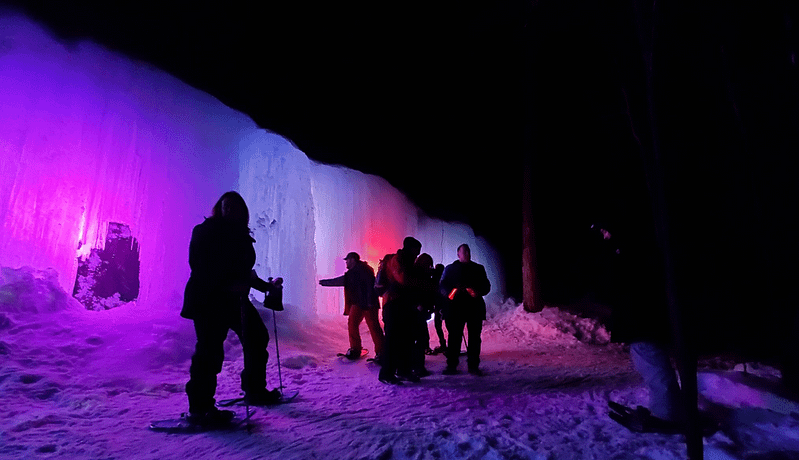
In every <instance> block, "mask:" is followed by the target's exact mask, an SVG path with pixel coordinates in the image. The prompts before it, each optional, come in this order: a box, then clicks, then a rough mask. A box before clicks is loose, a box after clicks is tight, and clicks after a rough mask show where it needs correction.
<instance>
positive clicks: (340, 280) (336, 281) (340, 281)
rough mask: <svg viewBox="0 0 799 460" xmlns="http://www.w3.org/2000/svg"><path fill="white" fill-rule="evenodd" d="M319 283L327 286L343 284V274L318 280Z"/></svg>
mask: <svg viewBox="0 0 799 460" xmlns="http://www.w3.org/2000/svg"><path fill="white" fill-rule="evenodd" d="M319 284H320V285H322V286H328V287H335V286H344V275H341V276H337V277H335V278H328V279H325V280H319Z"/></svg>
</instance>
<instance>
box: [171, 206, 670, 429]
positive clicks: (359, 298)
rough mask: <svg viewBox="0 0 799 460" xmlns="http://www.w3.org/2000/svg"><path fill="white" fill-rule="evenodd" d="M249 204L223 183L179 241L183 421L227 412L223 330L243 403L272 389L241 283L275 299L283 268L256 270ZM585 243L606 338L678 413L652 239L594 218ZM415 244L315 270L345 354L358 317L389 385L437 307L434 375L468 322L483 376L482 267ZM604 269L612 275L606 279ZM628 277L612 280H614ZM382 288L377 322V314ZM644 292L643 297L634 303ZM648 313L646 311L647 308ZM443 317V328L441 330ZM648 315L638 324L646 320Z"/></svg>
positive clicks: (420, 364) (663, 414)
mask: <svg viewBox="0 0 799 460" xmlns="http://www.w3.org/2000/svg"><path fill="white" fill-rule="evenodd" d="M248 225H249V211H248V208H247V204H246V203H245V201H244V199H243V198H242V197H241V195H239V194H238V193H236V192H227V193H225V194H224V195H222V197H221V198H220V199H219V200H218V201H217V203H216V204H215V205H214V207H213V209H212V212H211V217H210V218H208V219H206V220H205V221H204V222H203V223H201V224H199V225H197V226H196V227H194V230H193V231H192V236H191V243H190V245H189V265H190V267H191V276H190V278H189V280H188V283H187V284H186V289H185V293H184V302H183V308H182V310H181V316H183V317H184V318H188V319H191V320H193V322H194V330H195V332H196V335H197V343H196V346H195V352H194V355H193V356H192V359H191V367H190V371H189V372H190V379H189V381H188V383H187V384H186V394H187V396H188V400H189V421H190V422H191V423H197V424H202V425H216V424H224V423H228V422H229V421H230V420H231V419H232V417H233V412H232V411H227V410H220V409H217V408H216V407H215V400H214V394H215V392H216V384H217V375H218V374H219V372H221V370H222V362H223V360H224V341H225V338H226V337H227V334H228V331H229V330H233V331H234V332H235V333H236V334H237V335H238V336H239V339H240V341H241V344H242V348H243V351H244V370H243V371H242V373H241V388H242V390H243V391H244V394H245V400H246V401H247V402H248V403H249V404H253V405H264V404H270V403H273V402H276V401H278V400H279V399H280V397H281V394H280V391H279V389H276V390H271V391H270V390H267V388H266V363H267V360H268V358H269V354H268V352H267V350H266V346H267V343H268V341H269V332H268V331H267V329H266V326H265V325H264V322H263V320H262V319H261V316H260V315H259V313H258V311H257V310H256V309H255V307H254V306H253V304H252V303H251V302H250V300H249V292H250V289H256V290H259V291H261V292H264V293H265V294H266V297H265V301H264V306H265V307H267V308H270V309H273V310H282V309H283V304H282V289H283V287H282V279H280V278H277V279H275V280H272V278H269V279H268V280H266V281H265V280H263V279H261V278H260V277H259V276H258V275H257V273H256V272H255V270H253V267H254V265H255V249H254V247H253V243H255V240H254V239H253V238H252V236H250V231H249V226H248ZM594 229H595V230H598V231H597V233H596V235H597V236H596V237H595V238H594V239H595V241H596V242H595V243H594V244H593V245H592V247H593V248H594V252H596V254H595V257H593V258H592V259H593V260H595V261H596V263H597V265H596V267H595V268H596V270H595V271H596V272H601V273H605V274H607V275H608V276H606V277H605V278H603V279H602V281H601V282H600V283H599V284H600V288H598V289H597V292H601V291H603V290H605V291H606V292H608V293H610V295H608V296H607V300H609V303H611V304H612V305H613V307H614V308H613V310H614V315H613V316H614V321H613V322H614V324H613V325H612V327H613V339H614V341H617V342H625V343H630V344H631V346H630V351H631V355H632V361H633V364H634V366H635V367H636V369H637V370H638V371H639V373H640V374H641V375H642V377H643V378H644V381H645V382H646V384H647V386H648V387H649V390H650V407H651V411H652V414H653V415H654V416H655V417H656V419H657V420H661V421H663V422H664V423H680V422H681V421H682V420H684V417H685V414H684V413H683V411H682V407H681V404H680V402H679V400H680V396H679V392H680V390H679V386H678V383H677V380H676V377H675V374H674V370H673V369H672V367H671V364H670V362H669V355H668V350H667V346H666V344H667V343H668V332H667V331H668V326H667V324H668V315H667V313H666V309H665V300H664V299H663V298H662V296H658V295H653V293H656V292H659V290H658V288H657V280H658V276H656V275H654V273H655V272H656V271H657V270H656V269H655V266H656V264H655V263H654V262H653V261H655V260H656V259H657V258H656V257H655V256H654V255H652V252H651V250H647V248H650V247H651V246H652V245H651V244H646V243H639V244H636V250H632V251H622V250H620V249H618V246H617V245H616V244H615V239H611V233H610V232H609V231H608V230H607V229H606V228H604V227H600V226H596V227H593V226H592V230H594ZM421 249H422V244H421V243H420V242H419V241H418V240H416V239H415V238H413V237H407V238H405V240H404V241H403V245H402V248H401V249H399V250H397V252H396V253H393V254H387V255H385V256H384V257H383V259H382V260H381V261H380V264H379V266H378V270H377V274H375V271H374V270H373V269H372V267H370V266H369V265H368V264H367V263H366V262H364V261H362V260H360V256H359V255H358V254H357V253H355V252H350V253H349V254H347V256H346V257H345V261H346V266H347V271H346V273H344V274H343V275H342V276H339V277H337V278H332V279H324V280H321V281H320V284H321V285H322V286H343V287H344V299H345V303H344V314H345V315H347V316H348V328H349V341H350V349H349V351H348V353H347V356H348V357H350V358H353V359H354V358H357V357H360V356H361V350H362V344H361V337H360V333H359V326H360V324H361V322H362V321H363V320H366V323H367V325H368V327H369V331H370V333H371V336H372V340H373V342H374V345H375V354H376V358H377V362H379V363H380V365H381V369H380V372H379V376H378V378H379V380H380V381H381V382H383V383H386V384H399V383H401V381H402V380H410V381H418V380H419V378H421V377H423V376H425V375H429V373H428V371H427V369H426V368H425V354H426V353H428V354H429V353H433V352H434V351H433V350H430V347H429V343H430V336H429V333H428V326H427V321H428V319H429V318H430V314H431V313H432V314H434V315H435V318H436V331H437V333H438V336H439V341H440V347H438V349H439V350H441V349H444V350H445V354H446V361H447V366H446V369H445V370H444V374H448V375H449V374H455V373H457V372H458V370H457V367H458V362H459V357H460V349H461V340H462V339H463V331H464V328H465V329H466V330H467V331H468V343H467V359H466V361H467V365H468V370H469V372H470V373H472V374H476V375H482V371H481V370H480V367H479V366H480V349H481V337H480V336H481V332H482V323H483V321H484V320H485V318H486V305H485V301H484V300H483V296H485V295H486V294H488V292H489V290H490V289H491V285H490V283H489V281H488V277H487V276H486V272H485V268H484V267H483V266H482V265H480V264H478V263H475V262H473V261H472V260H471V251H470V249H469V246H468V245H466V244H462V245H460V246H459V247H458V250H457V254H458V259H457V260H455V261H454V262H453V263H451V264H450V265H448V266H447V267H443V265H441V264H439V265H436V266H434V265H433V259H432V257H430V255H429V254H422V253H421ZM614 280H615V282H614ZM625 282H626V284H627V286H626V287H625V286H621V285H617V284H618V283H625ZM378 296H382V298H383V302H382V304H383V305H382V307H383V324H384V325H385V333H384V331H383V330H382V329H381V326H380V321H379V317H378V314H379V309H380V302H379V300H378ZM641 301H644V302H645V303H647V304H648V305H649V307H650V308H639V307H638V304H639V302H641ZM656 313H657V314H656ZM442 318H443V322H444V323H445V324H446V327H447V330H448V332H449V340H446V338H445V336H444V332H443V329H442V327H441V324H442ZM647 325H648V326H647Z"/></svg>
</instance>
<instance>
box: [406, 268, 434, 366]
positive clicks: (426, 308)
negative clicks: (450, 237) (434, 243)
mask: <svg viewBox="0 0 799 460" xmlns="http://www.w3.org/2000/svg"><path fill="white" fill-rule="evenodd" d="M414 266H415V268H416V271H417V274H418V276H419V280H420V283H421V289H420V293H419V305H418V306H417V307H416V315H415V318H413V322H414V325H413V330H414V347H413V356H412V358H411V360H412V367H413V370H414V371H415V372H416V375H418V376H419V377H426V376H428V375H430V371H428V370H427V368H426V367H425V363H424V361H425V355H426V354H430V352H431V351H432V350H430V331H429V330H428V327H427V321H428V320H429V319H430V314H431V313H432V312H433V310H434V308H435V304H436V297H437V296H438V295H439V294H438V281H439V279H440V277H436V276H435V271H434V268H433V258H432V257H431V256H430V254H428V253H423V254H420V255H419V257H417V258H416V262H415V263H414Z"/></svg>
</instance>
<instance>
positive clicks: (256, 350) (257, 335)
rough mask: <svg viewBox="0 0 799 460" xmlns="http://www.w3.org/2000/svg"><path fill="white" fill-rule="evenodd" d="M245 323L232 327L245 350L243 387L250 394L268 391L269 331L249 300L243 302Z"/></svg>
mask: <svg viewBox="0 0 799 460" xmlns="http://www.w3.org/2000/svg"><path fill="white" fill-rule="evenodd" d="M241 308H243V309H244V324H243V325H241V324H238V323H236V324H235V325H234V326H233V327H232V329H233V331H234V332H235V333H236V335H238V336H239V340H240V341H241V348H242V351H243V352H244V370H243V371H242V372H241V389H242V390H243V391H244V393H248V394H261V393H265V392H266V362H267V360H268V359H269V352H268V351H267V350H266V346H267V344H268V343H269V331H268V330H267V329H266V325H265V324H264V321H263V319H261V315H260V314H259V313H258V310H256V309H255V307H254V306H253V305H252V303H250V302H249V301H244V302H242V304H241Z"/></svg>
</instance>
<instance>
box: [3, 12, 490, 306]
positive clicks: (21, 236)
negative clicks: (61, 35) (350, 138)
mask: <svg viewBox="0 0 799 460" xmlns="http://www.w3.org/2000/svg"><path fill="white" fill-rule="evenodd" d="M0 34H2V36H0V43H1V44H2V45H0V46H1V47H2V48H0V68H2V72H0V155H1V156H0V222H2V229H1V230H0V266H5V267H12V268H19V267H22V266H30V267H34V268H37V269H48V268H52V269H53V270H54V271H55V273H57V276H58V282H59V284H60V285H61V286H62V288H64V290H65V291H67V292H72V291H73V288H74V287H75V286H76V276H77V274H78V268H79V259H80V260H86V259H87V258H89V257H90V256H91V255H92V254H93V251H95V253H96V251H99V250H102V249H104V248H105V245H106V235H107V234H108V230H109V225H124V226H127V227H128V228H129V229H130V232H131V241H135V242H136V243H137V244H138V250H139V256H140V275H139V276H140V279H139V280H138V281H139V290H138V303H139V304H140V305H147V306H148V308H169V309H177V308H178V306H179V304H180V302H181V299H182V290H183V286H184V285H185V281H186V279H187V278H188V271H189V267H188V263H187V260H188V243H189V237H190V235H191V229H192V227H193V226H194V225H196V224H198V223H200V222H202V220H203V218H204V217H206V216H208V215H209V214H210V209H211V206H212V205H213V204H214V202H215V201H216V200H217V199H218V197H219V196H220V195H221V194H222V193H224V192H225V191H227V190H238V191H239V192H240V193H241V194H242V195H243V196H244V198H245V199H246V200H247V202H248V204H249V206H250V214H251V220H250V226H251V228H252V230H253V233H254V237H255V239H256V240H257V245H256V250H257V257H258V262H257V267H256V269H257V270H258V272H259V274H260V275H261V276H262V277H267V276H282V277H284V279H285V280H286V283H285V289H286V290H285V297H284V300H285V302H286V303H288V304H290V305H293V306H295V308H296V309H297V310H298V311H301V312H303V314H309V315H313V314H337V313H339V312H340V311H341V309H342V306H341V302H342V300H343V295H342V293H341V292H340V290H331V289H328V290H323V289H320V288H319V287H318V285H317V280H318V279H320V278H323V277H329V276H333V275H337V274H340V273H342V272H343V271H344V262H343V260H341V258H342V257H343V256H344V255H345V254H346V253H348V252H350V251H356V252H359V253H360V254H361V256H362V257H363V258H364V259H365V260H367V261H368V262H369V263H370V264H371V265H372V266H373V267H376V265H377V262H378V260H379V258H380V257H382V255H384V254H386V253H390V252H394V251H395V250H396V249H397V248H398V247H399V246H400V245H401V242H402V239H403V238H404V237H405V236H407V235H413V236H415V237H416V238H417V239H419V240H420V241H421V242H422V244H423V251H425V252H428V253H430V254H431V255H432V256H433V259H434V260H435V261H436V263H439V262H440V263H444V264H447V263H451V262H452V261H453V260H455V258H456V253H455V252H456V251H455V250H456V247H457V246H458V245H459V244H460V243H469V244H470V245H471V247H472V255H473V258H474V260H475V261H477V262H480V263H482V264H483V265H485V266H486V269H487V272H488V274H489V278H490V280H491V283H492V286H493V292H494V293H501V292H502V286H503V280H502V275H501V273H500V271H499V269H498V265H497V264H496V262H495V261H496V260H497V258H496V256H495V254H494V252H493V250H492V249H491V248H490V247H489V246H488V244H486V242H485V241H484V240H482V239H481V238H478V237H475V236H474V233H473V232H472V231H471V229H470V228H469V227H467V226H465V225H462V224H458V223H447V222H442V221H439V220H436V219H431V218H428V217H426V216H425V215H424V214H423V213H422V212H421V211H420V210H419V209H418V208H417V207H416V206H415V205H414V204H413V203H411V202H410V201H409V200H408V199H407V198H406V197H405V196H404V195H403V194H402V193H400V192H399V191H398V190H396V189H394V188H393V187H392V186H391V185H390V184H388V182H386V181H385V180H383V179H381V178H379V177H376V176H371V175H367V174H363V173H360V172H357V171H353V170H351V169H347V168H343V167H336V166H330V165H323V164H318V163H316V162H314V161H312V160H310V159H309V158H308V157H307V156H306V155H305V154H304V153H303V152H301V151H300V150H299V149H298V148H297V147H296V146H295V145H294V144H293V143H292V142H291V141H289V140H287V139H285V138H283V137H281V136H279V135H277V134H275V133H272V132H269V131H267V130H264V129H261V128H259V127H258V126H256V125H255V123H254V122H253V121H252V120H251V119H250V118H249V117H247V116H246V115H244V114H242V113H239V112H236V111H234V110H232V109H230V108H229V107H226V106H224V105H223V104H222V103H221V102H220V101H218V100H217V99H215V98H213V97H212V96H210V95H208V94H206V93H203V92H201V91H198V90H196V89H194V88H192V87H190V86H188V85H186V84H185V83H183V82H181V81H179V80H177V79H176V78H174V77H171V76H170V75H167V74H166V73H164V72H162V71H160V70H158V69H155V68H153V67H152V66H149V65H147V64H144V63H139V62H134V61H131V60H129V59H128V58H125V57H123V56H120V55H118V54H115V53H113V52H110V51H108V50H106V49H104V48H102V47H100V46H98V45H95V44H92V43H90V42H85V41H84V42H79V43H62V42H60V41H58V40H56V39H54V38H53V37H52V36H51V35H50V34H49V33H48V32H47V31H45V30H44V29H43V28H42V27H41V26H39V25H36V24H35V23H33V22H31V21H30V20H28V19H27V18H25V17H24V16H20V15H17V14H13V13H6V14H4V15H2V16H0ZM112 297H113V296H112ZM101 303H102V302H101ZM112 303H113V302H112Z"/></svg>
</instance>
